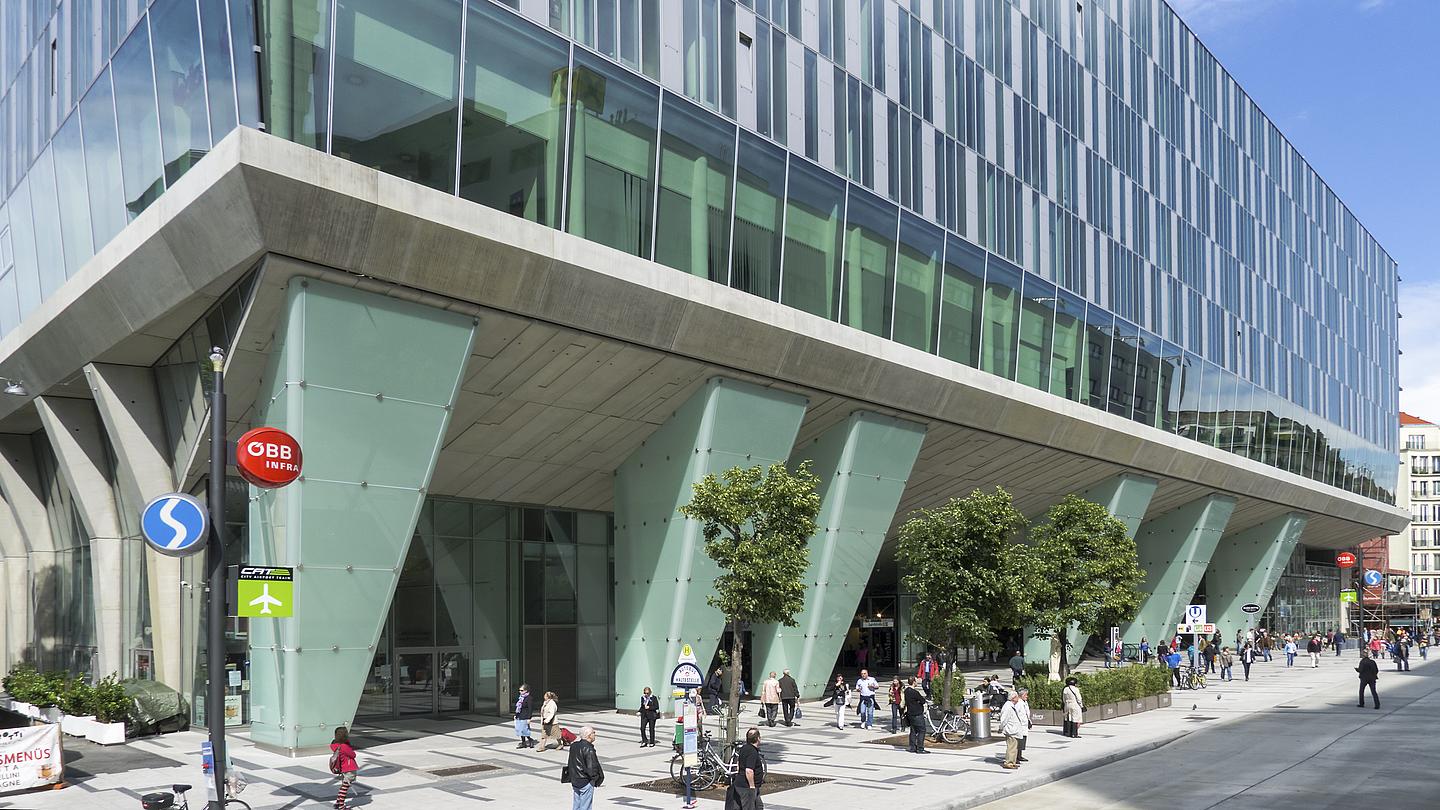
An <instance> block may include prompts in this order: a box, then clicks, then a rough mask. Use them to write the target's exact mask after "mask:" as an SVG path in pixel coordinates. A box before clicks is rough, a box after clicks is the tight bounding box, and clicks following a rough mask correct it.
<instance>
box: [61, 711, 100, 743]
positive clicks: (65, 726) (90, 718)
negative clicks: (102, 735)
mask: <svg viewBox="0 0 1440 810" xmlns="http://www.w3.org/2000/svg"><path fill="white" fill-rule="evenodd" d="M94 726H95V715H93V714H92V715H86V716H83V717H82V716H78V715H73V714H67V715H65V716H64V717H62V718H60V730H61V731H63V732H65V733H66V734H69V735H70V736H71V737H84V736H87V735H88V734H89V733H90V729H91V728H93V727H94Z"/></svg>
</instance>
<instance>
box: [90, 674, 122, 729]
mask: <svg viewBox="0 0 1440 810" xmlns="http://www.w3.org/2000/svg"><path fill="white" fill-rule="evenodd" d="M90 705H91V707H92V708H93V709H94V711H95V720H94V722H93V723H92V724H91V728H90V731H89V732H87V733H86V735H85V737H86V739H88V740H90V741H91V742H93V743H98V744H100V745H118V744H120V743H123V742H125V721H126V720H127V719H129V716H130V698H129V697H128V696H127V695H126V694H125V689H124V687H122V686H121V685H120V683H119V681H118V680H117V679H116V677H115V676H114V675H107V676H106V677H105V678H103V679H102V680H101V681H100V682H99V683H97V684H95V686H94V688H93V692H92V695H91V704H90Z"/></svg>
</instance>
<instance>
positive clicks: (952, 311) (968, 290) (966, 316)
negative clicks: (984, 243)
mask: <svg viewBox="0 0 1440 810" xmlns="http://www.w3.org/2000/svg"><path fill="white" fill-rule="evenodd" d="M984 284H985V251H983V250H981V249H980V248H978V247H976V246H974V245H972V244H970V243H969V242H966V241H965V240H964V239H960V238H959V237H955V236H950V237H948V238H947V241H946V245H945V278H944V279H943V281H942V282H941V289H940V356H942V357H946V358H949V359H951V360H954V361H956V362H958V363H964V364H965V365H967V366H970V367H971V368H974V367H976V366H977V365H978V364H979V361H980V289H981V287H982V286H984Z"/></svg>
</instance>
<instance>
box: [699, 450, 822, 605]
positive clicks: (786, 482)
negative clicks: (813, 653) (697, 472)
mask: <svg viewBox="0 0 1440 810" xmlns="http://www.w3.org/2000/svg"><path fill="white" fill-rule="evenodd" d="M722 476H723V479H724V480H723V482H722V481H721V479H720V478H717V477H716V476H714V475H707V476H705V478H704V479H703V480H701V481H700V482H699V483H697V484H695V487H694V494H693V495H692V497H691V498H690V503H688V504H685V505H684V506H682V507H680V514H682V515H684V516H685V517H687V518H690V519H691V520H697V521H700V522H701V523H702V524H703V528H702V530H701V531H702V532H703V534H704V535H705V553H706V555H708V556H709V557H710V559H712V560H714V561H715V563H716V564H717V565H718V566H720V570H721V574H720V576H718V577H716V578H715V593H714V594H713V595H712V596H710V597H708V598H707V600H706V601H708V602H709V603H710V604H711V605H712V606H713V607H715V608H717V609H719V610H720V612H721V613H724V614H725V616H726V617H727V618H728V619H730V620H732V621H734V620H738V621H744V622H755V623H758V624H777V623H778V624H783V625H785V626H786V627H794V626H795V614H797V613H799V612H800V610H801V609H802V608H803V607H804V606H805V570H806V569H807V568H808V567H809V565H810V550H809V547H808V545H807V544H808V543H809V540H810V536H811V535H813V534H814V533H815V531H816V525H815V517H816V515H818V514H819V513H820V495H819V494H818V493H817V492H816V488H817V487H818V486H819V485H820V479H819V478H816V477H815V475H814V474H813V473H811V472H810V463H809V462H808V461H807V462H805V463H803V464H801V465H800V467H799V468H798V469H797V470H795V472H794V473H792V472H790V470H788V469H787V468H786V467H785V465H784V464H772V465H770V467H769V469H766V468H763V467H732V468H730V469H728V470H726V471H725V472H724V473H723V474H722Z"/></svg>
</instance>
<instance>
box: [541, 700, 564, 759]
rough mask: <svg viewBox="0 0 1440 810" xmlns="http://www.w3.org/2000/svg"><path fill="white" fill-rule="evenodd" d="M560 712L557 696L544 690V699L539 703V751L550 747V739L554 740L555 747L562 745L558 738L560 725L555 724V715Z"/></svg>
mask: <svg viewBox="0 0 1440 810" xmlns="http://www.w3.org/2000/svg"><path fill="white" fill-rule="evenodd" d="M559 713H560V703H559V697H558V696H557V695H556V694H555V693H554V692H546V693H545V700H544V702H542V703H541V704H540V731H541V734H540V751H542V752H543V751H544V750H545V749H547V748H549V747H550V741H551V740H554V741H555V747H556V748H561V747H563V743H562V741H561V739H560V727H559V726H558V725H556V724H555V716H556V715H557V714H559Z"/></svg>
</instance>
